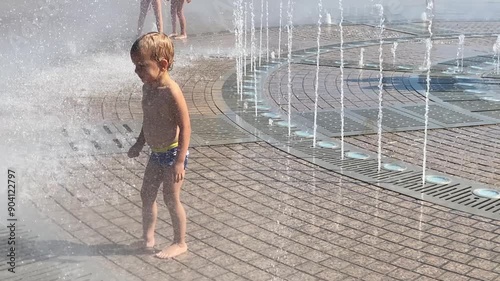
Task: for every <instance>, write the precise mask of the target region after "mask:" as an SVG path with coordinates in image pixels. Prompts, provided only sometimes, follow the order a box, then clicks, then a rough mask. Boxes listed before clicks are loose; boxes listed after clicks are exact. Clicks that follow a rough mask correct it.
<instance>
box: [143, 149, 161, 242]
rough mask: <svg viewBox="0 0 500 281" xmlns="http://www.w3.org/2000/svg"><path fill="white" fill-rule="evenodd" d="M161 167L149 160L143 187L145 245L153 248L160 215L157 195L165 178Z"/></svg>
mask: <svg viewBox="0 0 500 281" xmlns="http://www.w3.org/2000/svg"><path fill="white" fill-rule="evenodd" d="M161 175H162V171H161V167H160V166H158V165H157V164H155V163H152V161H151V159H150V160H149V162H148V164H147V166H146V171H145V172H144V179H143V183H142V189H141V200H142V231H143V238H144V241H145V245H144V246H145V247H147V248H151V247H153V246H154V245H155V227H156V218H157V216H158V208H157V205H156V196H157V195H158V189H159V187H160V184H161V182H162V180H163V178H162V176H161Z"/></svg>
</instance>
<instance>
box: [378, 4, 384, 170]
mask: <svg viewBox="0 0 500 281" xmlns="http://www.w3.org/2000/svg"><path fill="white" fill-rule="evenodd" d="M376 7H377V8H378V9H379V17H380V23H379V28H380V33H379V40H380V44H379V48H378V51H379V55H378V61H379V80H378V119H377V128H378V132H377V135H378V149H377V160H378V171H379V172H380V169H381V167H382V119H383V111H382V101H383V92H384V85H383V80H384V73H383V66H382V63H383V62H384V59H383V57H382V56H383V45H384V40H383V37H382V36H383V33H384V21H385V18H384V6H382V5H381V4H377V5H376Z"/></svg>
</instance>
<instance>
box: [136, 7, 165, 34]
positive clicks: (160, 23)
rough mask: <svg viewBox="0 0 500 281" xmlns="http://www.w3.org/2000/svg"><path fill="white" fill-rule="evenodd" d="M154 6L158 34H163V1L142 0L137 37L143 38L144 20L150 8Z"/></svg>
mask: <svg viewBox="0 0 500 281" xmlns="http://www.w3.org/2000/svg"><path fill="white" fill-rule="evenodd" d="M150 6H153V11H154V13H155V18H156V28H157V29H158V32H160V33H161V32H163V17H162V13H161V0H141V7H140V11H139V21H138V22H137V37H139V36H141V34H142V28H143V27H144V20H145V19H146V15H147V13H148V10H149V7H150Z"/></svg>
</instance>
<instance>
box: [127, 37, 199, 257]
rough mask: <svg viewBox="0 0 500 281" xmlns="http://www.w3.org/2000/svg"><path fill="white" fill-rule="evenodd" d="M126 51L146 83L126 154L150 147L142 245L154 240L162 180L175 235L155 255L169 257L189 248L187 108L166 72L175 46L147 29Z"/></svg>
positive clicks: (142, 191)
mask: <svg viewBox="0 0 500 281" xmlns="http://www.w3.org/2000/svg"><path fill="white" fill-rule="evenodd" d="M130 56H131V58H132V62H133V63H134V64H135V72H136V73H137V75H138V76H139V78H140V79H141V80H142V82H143V83H144V85H143V87H142V92H143V97H142V109H143V113H144V119H143V124H142V130H141V133H140V134H139V137H138V138H137V142H136V143H135V144H134V145H133V146H132V147H131V148H130V150H129V152H128V156H129V157H137V156H138V155H139V152H140V151H141V150H142V148H143V147H144V145H145V144H146V143H147V144H148V145H149V146H150V147H151V155H150V157H149V161H148V164H147V166H146V171H145V173H144V179H143V183H142V189H141V199H142V220H143V238H144V243H143V246H144V247H147V248H152V247H153V246H154V245H155V238H154V231H155V225H156V217H157V212H158V211H157V210H158V209H157V205H156V195H157V194H158V189H159V187H160V184H163V199H164V200H165V204H166V205H167V207H168V211H169V213H170V218H171V219H172V227H173V231H174V239H173V242H172V244H171V245H170V246H167V247H165V248H164V249H163V250H162V251H161V252H159V253H157V254H156V256H157V257H158V258H162V259H166V258H172V257H175V256H177V255H179V254H182V253H184V252H186V251H187V245H186V240H185V236H186V213H185V211H184V207H183V206H182V204H181V201H180V192H181V185H182V182H183V180H184V172H185V171H184V170H185V167H186V164H187V158H188V154H189V153H188V146H189V138H190V136H191V125H190V121H189V113H188V109H187V105H186V101H185V100H184V96H183V94H182V91H181V89H180V88H179V85H177V83H176V82H175V81H174V80H172V78H171V77H170V75H169V71H170V70H171V68H172V64H173V61H174V47H173V44H172V41H171V40H170V39H169V38H168V37H167V36H166V35H165V34H163V33H158V32H151V33H148V34H145V35H143V36H141V37H140V38H139V39H137V41H135V43H134V44H133V46H132V48H131V50H130Z"/></svg>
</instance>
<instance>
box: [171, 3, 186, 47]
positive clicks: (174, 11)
mask: <svg viewBox="0 0 500 281" xmlns="http://www.w3.org/2000/svg"><path fill="white" fill-rule="evenodd" d="M167 1H169V0H167ZM170 1H171V2H170V14H171V15H172V34H170V35H169V36H170V37H171V38H174V39H186V38H187V33H186V17H185V16H184V1H186V2H188V3H191V0H170ZM177 18H179V25H180V26H181V34H177V32H176V30H177Z"/></svg>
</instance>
